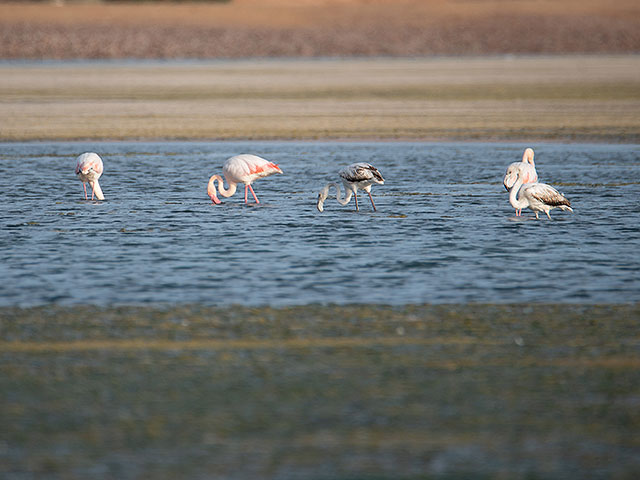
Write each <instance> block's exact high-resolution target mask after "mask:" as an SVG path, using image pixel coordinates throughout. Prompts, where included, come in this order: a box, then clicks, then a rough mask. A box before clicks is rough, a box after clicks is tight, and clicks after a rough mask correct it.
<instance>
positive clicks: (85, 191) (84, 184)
mask: <svg viewBox="0 0 640 480" xmlns="http://www.w3.org/2000/svg"><path fill="white" fill-rule="evenodd" d="M82 188H84V199H85V200H88V199H89V197H87V184H86V183H84V182H82Z"/></svg>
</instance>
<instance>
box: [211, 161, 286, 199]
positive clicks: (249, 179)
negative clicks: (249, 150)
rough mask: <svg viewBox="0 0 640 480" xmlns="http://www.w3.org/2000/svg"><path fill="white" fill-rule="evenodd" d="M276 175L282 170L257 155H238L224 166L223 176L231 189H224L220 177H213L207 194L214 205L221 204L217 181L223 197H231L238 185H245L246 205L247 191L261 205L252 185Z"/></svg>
mask: <svg viewBox="0 0 640 480" xmlns="http://www.w3.org/2000/svg"><path fill="white" fill-rule="evenodd" d="M274 173H282V170H280V167H278V165H276V164H275V163H273V162H270V161H268V160H265V159H264V158H261V157H258V156H257V155H251V154H243V155H236V156H235V157H231V158H229V159H228V160H227V161H226V162H224V166H223V167H222V174H223V175H224V178H225V179H226V180H227V183H228V184H229V188H224V182H223V181H222V177H221V176H220V175H213V176H212V177H211V178H210V179H209V183H208V185H207V194H208V195H209V198H211V201H212V202H213V203H215V204H220V203H222V202H221V201H220V199H219V198H218V196H217V195H216V193H217V192H216V185H215V182H216V180H217V181H218V191H219V192H220V195H222V196H223V197H230V196H231V195H233V194H234V193H236V189H237V187H238V183H244V203H248V201H247V190H251V194H252V195H253V198H254V199H255V201H256V203H260V200H258V197H257V196H256V194H255V192H254V191H253V188H252V187H251V184H252V183H253V182H254V181H256V180H258V179H259V178H263V177H268V176H269V175H273V174H274Z"/></svg>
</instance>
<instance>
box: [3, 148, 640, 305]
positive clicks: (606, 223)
mask: <svg viewBox="0 0 640 480" xmlns="http://www.w3.org/2000/svg"><path fill="white" fill-rule="evenodd" d="M526 146H531V147H533V148H534V149H535V151H536V167H537V170H538V174H539V177H540V181H543V182H546V183H549V184H552V185H554V186H556V187H557V188H558V189H559V190H560V191H561V192H563V193H564V194H565V195H566V196H567V197H568V198H569V199H570V200H571V202H572V205H573V207H574V209H575V212H574V213H573V214H572V213H570V212H561V211H559V210H553V211H552V212H551V216H552V220H551V221H549V220H548V219H547V218H546V217H545V216H544V215H542V216H541V218H540V220H535V219H534V215H533V213H532V212H531V211H528V210H525V211H524V216H523V217H522V218H521V219H517V218H515V217H514V210H513V209H512V208H511V206H510V205H509V202H508V195H507V192H505V190H504V187H503V186H502V177H503V175H504V172H505V169H506V167H507V165H508V164H509V163H511V162H514V161H519V160H520V158H521V156H522V152H523V150H524V148H525V147H526ZM85 151H96V152H98V153H99V154H100V155H101V156H102V158H103V160H104V165H105V172H104V174H103V176H102V178H101V180H100V183H101V185H102V189H103V191H104V193H105V196H106V200H105V201H103V202H97V201H95V202H94V201H85V200H84V197H83V194H82V184H81V183H80V181H79V180H78V179H77V178H76V176H75V175H74V168H75V157H76V156H77V155H78V154H80V153H83V152H85ZM239 153H255V154H258V155H261V156H263V157H265V158H267V159H269V160H272V161H275V162H276V163H279V164H280V166H281V168H282V170H283V171H284V174H283V175H277V176H272V177H269V178H266V179H262V180H259V181H258V182H256V183H255V184H254V188H255V191H256V193H257V195H258V197H259V198H260V200H261V202H262V203H261V204H260V205H258V206H255V205H248V206H246V205H244V204H243V193H242V190H243V189H242V188H239V191H238V193H236V195H235V196H233V197H231V198H228V199H223V200H224V203H223V204H222V205H217V206H216V205H213V204H212V203H211V201H210V200H209V198H208V197H207V195H206V184H207V180H208V178H209V176H210V175H212V174H213V173H220V171H221V166H222V163H223V161H224V160H225V159H226V158H228V157H230V156H232V155H235V154H239ZM362 161H365V162H370V163H372V164H374V165H375V166H377V167H378V168H379V170H380V171H381V172H382V174H383V175H384V177H385V179H386V183H385V185H375V186H374V187H373V189H372V192H373V195H374V199H375V201H376V205H377V207H378V211H377V212H373V211H372V210H371V206H370V203H369V201H368V197H367V196H366V194H363V193H362V192H361V193H360V207H361V209H360V211H359V212H355V211H354V204H353V200H352V203H351V204H350V205H349V206H347V207H343V206H340V205H339V204H338V203H337V202H336V201H335V199H329V200H327V202H326V204H325V211H324V213H319V212H318V211H317V210H316V207H315V201H316V197H317V193H318V191H319V190H320V188H321V187H322V186H323V185H324V184H325V183H327V182H328V181H332V180H335V179H337V171H338V170H339V169H340V168H341V167H342V166H344V165H347V164H350V163H353V162H362ZM0 223H1V229H2V235H1V236H0V278H1V279H2V284H1V285H0V305H5V306H7V305H11V306H32V305H42V304H50V303H58V304H64V305H70V304H96V305H119V304H146V303H161V304H163V303H168V304H174V303H192V302H199V303H204V304H212V305H232V304H244V305H274V306H282V305H297V304H308V303H338V304H346V303H365V302H371V303H385V304H394V305H402V304H409V303H423V302H427V303H443V302H447V303H449V302H500V303H505V302H578V303H600V302H606V303H622V302H637V301H640V254H639V251H638V250H639V247H640V146H638V145H596V144H569V145H567V144H546V143H545V144H539V145H536V144H533V145H525V144H504V143H500V144H493V143H412V142H407V143H404V142H393V143H384V142H371V143H347V142H152V143H141V142H104V143H99V142H97V143H96V142H87V143H83V142H68V143H67V142H51V143H5V144H2V145H1V146H0Z"/></svg>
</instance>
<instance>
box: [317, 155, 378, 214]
mask: <svg viewBox="0 0 640 480" xmlns="http://www.w3.org/2000/svg"><path fill="white" fill-rule="evenodd" d="M338 175H339V176H340V180H342V184H343V185H344V188H345V191H346V193H345V198H344V199H343V198H342V192H341V191H340V185H339V184H337V183H333V182H332V183H328V184H327V185H326V186H325V187H324V188H323V189H322V191H321V192H320V193H319V194H318V204H317V207H318V210H319V211H321V212H322V211H324V201H325V200H326V199H327V197H328V196H329V189H330V188H331V187H335V189H336V200H337V201H338V203H339V204H340V205H346V204H348V203H349V201H350V200H351V197H352V196H354V197H355V199H356V211H357V210H359V208H358V189H361V190H364V191H365V192H367V193H368V194H369V200H371V206H372V207H373V211H374V212H375V211H376V205H375V203H373V197H372V196H371V185H373V184H374V183H377V184H380V185H384V178H382V175H381V174H380V172H379V171H378V169H377V168H376V167H374V166H373V165H370V164H368V163H354V164H352V165H349V166H348V167H344V168H343V169H341V170H340V171H339V172H338Z"/></svg>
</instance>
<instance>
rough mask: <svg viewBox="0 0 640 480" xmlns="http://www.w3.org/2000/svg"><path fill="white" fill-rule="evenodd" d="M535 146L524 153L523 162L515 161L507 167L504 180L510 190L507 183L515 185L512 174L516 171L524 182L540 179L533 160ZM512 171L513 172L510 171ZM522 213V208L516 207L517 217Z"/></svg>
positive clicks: (505, 185)
mask: <svg viewBox="0 0 640 480" xmlns="http://www.w3.org/2000/svg"><path fill="white" fill-rule="evenodd" d="M533 156H534V153H533V148H527V149H525V151H524V154H523V155H522V161H521V162H513V163H512V164H510V165H509V166H508V167H507V173H506V175H505V176H504V179H503V180H502V183H503V185H504V188H506V189H507V190H509V187H508V186H507V183H509V184H511V185H513V182H514V181H515V180H513V179H512V178H511V177H510V175H513V172H514V171H516V170H517V171H518V172H520V175H521V177H522V181H523V182H524V183H534V182H537V181H538V172H536V164H535V162H534V161H533ZM510 172H511V173H510ZM520 214H521V211H520V209H518V208H516V217H519V216H520Z"/></svg>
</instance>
